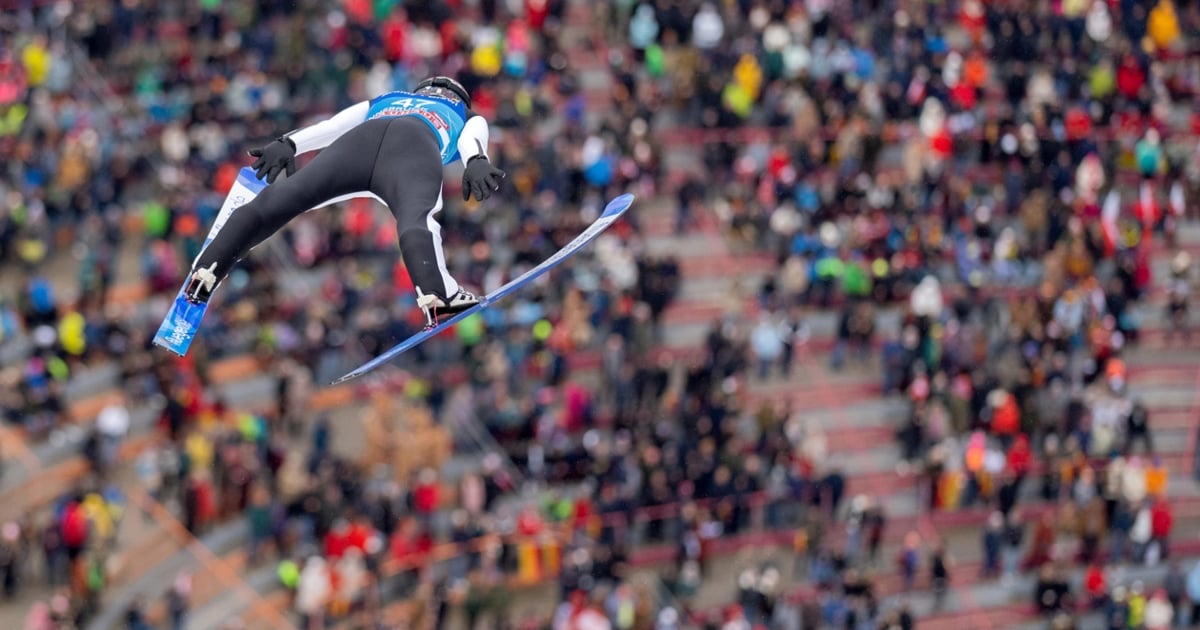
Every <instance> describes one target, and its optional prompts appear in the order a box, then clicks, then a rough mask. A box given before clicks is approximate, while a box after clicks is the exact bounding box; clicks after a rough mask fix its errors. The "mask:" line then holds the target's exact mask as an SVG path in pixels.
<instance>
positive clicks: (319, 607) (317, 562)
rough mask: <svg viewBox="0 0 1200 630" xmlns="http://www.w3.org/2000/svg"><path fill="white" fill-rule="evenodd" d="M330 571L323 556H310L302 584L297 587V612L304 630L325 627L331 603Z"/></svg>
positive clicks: (302, 576) (302, 574)
mask: <svg viewBox="0 0 1200 630" xmlns="http://www.w3.org/2000/svg"><path fill="white" fill-rule="evenodd" d="M331 595H332V589H331V587H330V575H329V569H328V567H327V566H326V564H325V560H324V559H323V558H322V557H321V556H315V555H314V556H309V558H308V560H306V561H305V562H304V568H303V569H302V570H301V571H300V582H299V584H298V585H297V587H296V612H298V613H300V617H301V619H302V622H301V624H300V627H301V629H302V630H317V629H318V628H324V627H325V607H326V606H327V605H328V603H329V599H330V596H331Z"/></svg>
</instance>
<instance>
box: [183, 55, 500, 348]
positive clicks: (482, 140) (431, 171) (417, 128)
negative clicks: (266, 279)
mask: <svg viewBox="0 0 1200 630" xmlns="http://www.w3.org/2000/svg"><path fill="white" fill-rule="evenodd" d="M487 146H488V125H487V121H486V120H484V119H483V117H481V116H477V115H474V114H473V113H472V112H471V99H470V95H469V94H468V93H467V90H466V89H465V88H463V86H462V85H461V84H459V83H458V82H457V81H455V80H454V79H451V78H449V77H432V78H429V79H425V80H424V81H422V82H421V83H419V84H418V85H417V88H416V89H415V90H413V91H412V92H389V93H387V94H384V95H382V96H378V97H375V98H373V99H371V100H369V101H363V102H361V103H357V104H355V105H352V106H350V107H348V108H346V109H344V110H342V111H341V112H339V113H337V114H336V115H334V116H333V117H332V118H330V119H328V120H325V121H322V122H319V123H316V124H314V125H312V126H309V127H305V128H303V129H299V130H297V131H293V132H291V133H288V134H286V135H284V136H282V137H280V138H278V139H276V140H275V141H273V142H271V143H270V144H268V145H266V146H265V147H262V148H261V149H254V150H252V151H250V155H252V156H254V157H257V158H258V160H257V161H256V162H255V163H254V165H253V166H252V168H254V169H255V170H256V171H257V176H258V177H259V178H260V179H263V178H264V176H265V179H266V182H267V183H268V184H270V185H269V186H267V187H266V188H264V189H263V190H262V192H261V193H259V194H258V196H257V197H255V198H254V199H253V200H251V201H250V202H248V203H246V204H245V205H244V206H242V207H240V208H238V209H237V211H235V212H233V214H232V215H231V216H230V217H229V219H228V221H227V223H226V224H225V225H224V227H223V228H221V230H220V231H219V232H218V233H217V234H216V235H215V236H214V237H213V240H212V242H211V243H209V244H208V246H207V247H206V248H205V249H204V251H203V252H201V254H200V256H199V257H198V258H197V259H196V263H195V264H194V265H193V267H192V271H191V275H190V276H189V278H188V281H187V283H186V286H185V289H184V293H185V295H186V297H187V299H188V300H189V301H191V302H193V303H196V304H204V303H207V301H208V299H209V298H210V297H211V296H212V293H213V291H214V290H215V289H216V288H217V286H218V285H219V284H220V283H221V281H222V280H223V279H224V278H225V277H226V276H228V274H229V272H230V270H231V269H232V268H233V266H234V265H236V264H237V263H238V261H240V260H241V259H242V258H243V257H245V256H246V254H247V253H248V252H249V251H250V250H251V249H252V248H254V247H255V246H257V245H258V244H259V243H262V242H263V241H265V240H266V239H267V238H268V237H270V236H271V235H272V234H274V233H275V232H277V231H279V229H281V228H282V227H283V226H284V225H286V224H287V223H288V222H289V221H291V220H292V219H294V218H296V217H297V216H299V215H301V214H303V213H304V212H307V211H308V210H310V209H313V208H316V207H319V206H322V205H326V204H328V203H329V202H330V201H331V200H337V199H343V198H350V197H359V196H374V197H376V198H378V199H379V200H380V201H382V202H383V203H384V204H386V205H387V207H388V208H389V209H390V210H391V211H392V214H393V215H394V216H395V218H396V227H397V233H398V234H399V236H400V253H401V255H402V256H403V259H404V265H405V267H407V269H408V273H409V275H410V276H411V278H412V281H413V284H414V285H415V286H416V291H417V305H418V306H419V307H420V308H421V310H422V311H423V312H424V314H425V319H426V323H427V325H429V326H433V325H434V324H436V323H437V318H438V316H439V315H442V314H453V313H458V312H461V311H464V310H466V309H468V308H471V307H472V306H474V305H475V304H476V303H478V302H479V298H478V297H477V296H475V295H474V294H472V293H471V292H469V291H467V290H465V289H463V288H462V287H460V286H459V285H458V282H456V281H455V280H454V277H453V276H451V275H450V272H449V271H447V269H446V258H445V255H444V254H443V253H442V234H441V226H440V225H439V224H438V222H437V220H436V219H435V216H436V215H437V213H438V211H440V210H441V209H442V168H443V166H445V165H447V164H450V163H451V162H453V161H454V160H455V159H461V160H462V162H463V164H464V165H465V166H466V171H465V172H464V173H463V200H464V201H465V200H467V199H468V198H469V197H470V195H474V196H475V199H476V200H479V201H483V200H484V199H487V198H488V197H490V196H491V194H492V192H494V191H496V190H499V188H500V181H501V179H503V178H504V172H503V171H501V170H500V169H498V168H496V167H495V166H493V165H492V163H491V161H490V160H489V159H488V155H487ZM317 149H323V150H322V151H321V152H320V153H319V154H317V156H316V157H314V158H313V160H312V161H311V162H310V163H309V164H308V165H306V166H305V167H304V168H302V169H300V170H299V171H296V162H295V160H296V155H297V154H300V153H307V152H309V151H314V150H317ZM285 171H286V172H287V174H288V177H286V178H284V179H283V180H281V181H279V182H278V183H276V182H275V180H276V178H278V177H279V174H280V173H282V172H285ZM293 173H294V175H293Z"/></svg>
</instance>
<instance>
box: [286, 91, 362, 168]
mask: <svg viewBox="0 0 1200 630" xmlns="http://www.w3.org/2000/svg"><path fill="white" fill-rule="evenodd" d="M370 109H371V103H370V101H363V102H361V103H355V104H354V105H351V106H350V107H347V108H346V109H343V110H342V111H340V112H338V113H337V114H334V116H333V118H330V119H328V120H322V121H321V122H319V123H316V124H314V125H309V126H307V127H304V128H303V129H298V130H296V131H293V132H291V133H289V134H287V137H288V138H291V139H292V142H294V143H296V154H297V155H299V154H301V153H307V152H309V151H316V150H317V149H324V148H325V147H327V146H329V145H331V144H333V141H334V140H337V139H338V138H340V137H342V134H344V133H346V132H347V131H350V130H351V129H353V128H355V127H357V126H359V125H360V124H362V123H363V121H365V120H366V119H367V112H368V111H370Z"/></svg>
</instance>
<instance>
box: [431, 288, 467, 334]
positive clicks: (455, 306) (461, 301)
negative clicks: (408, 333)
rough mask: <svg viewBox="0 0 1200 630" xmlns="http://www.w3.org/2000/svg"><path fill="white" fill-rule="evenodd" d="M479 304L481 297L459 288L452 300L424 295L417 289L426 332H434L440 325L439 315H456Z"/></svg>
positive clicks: (433, 294)
mask: <svg viewBox="0 0 1200 630" xmlns="http://www.w3.org/2000/svg"><path fill="white" fill-rule="evenodd" d="M476 304H479V297H478V296H476V295H475V294H474V293H471V292H470V291H467V290H466V289H463V288H462V287H459V289H458V293H455V294H454V295H453V296H452V297H451V298H450V299H446V298H443V297H441V296H440V295H437V294H436V293H428V294H426V293H422V292H421V289H420V288H417V306H418V307H419V308H420V309H421V312H422V313H424V314H425V330H433V329H434V328H436V327H437V325H438V316H439V315H454V314H456V313H461V312H463V311H465V310H467V309H469V308H471V307H472V306H475V305H476Z"/></svg>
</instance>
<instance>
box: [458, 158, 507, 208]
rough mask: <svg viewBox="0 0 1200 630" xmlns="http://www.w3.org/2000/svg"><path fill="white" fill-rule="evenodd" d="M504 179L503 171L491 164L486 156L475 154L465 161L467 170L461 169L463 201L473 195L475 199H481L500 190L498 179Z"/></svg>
mask: <svg viewBox="0 0 1200 630" xmlns="http://www.w3.org/2000/svg"><path fill="white" fill-rule="evenodd" d="M502 179H504V171H502V170H500V169H498V168H496V167H495V166H492V163H491V162H490V161H488V159H487V156H483V155H476V156H475V157H473V158H471V159H470V160H468V161H467V170H465V171H463V186H462V189H463V201H466V200H468V199H470V198H471V195H472V194H474V195H475V201H483V200H484V199H487V198H488V197H491V196H492V193H493V192H495V191H497V190H500V180H502Z"/></svg>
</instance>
